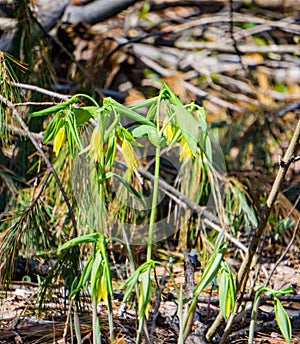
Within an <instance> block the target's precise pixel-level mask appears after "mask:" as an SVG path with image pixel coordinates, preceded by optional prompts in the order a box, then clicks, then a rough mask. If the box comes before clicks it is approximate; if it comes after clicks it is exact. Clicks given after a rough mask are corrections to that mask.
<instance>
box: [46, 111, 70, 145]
mask: <svg viewBox="0 0 300 344" xmlns="http://www.w3.org/2000/svg"><path fill="white" fill-rule="evenodd" d="M64 122H65V120H64V119H63V118H62V112H59V113H57V114H56V115H55V116H54V118H53V119H52V121H51V122H50V123H49V124H48V126H47V128H46V130H45V133H44V138H43V143H47V142H49V141H51V140H53V139H54V137H55V135H56V134H57V132H58V131H59V129H60V128H61V127H62V126H63V125H64Z"/></svg>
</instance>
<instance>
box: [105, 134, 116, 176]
mask: <svg viewBox="0 0 300 344" xmlns="http://www.w3.org/2000/svg"><path fill="white" fill-rule="evenodd" d="M116 152H117V137H116V135H115V132H113V133H112V134H111V135H110V137H109V139H108V144H107V150H106V154H105V165H106V166H107V168H108V170H111V168H112V166H113V163H114V161H115V157H116Z"/></svg>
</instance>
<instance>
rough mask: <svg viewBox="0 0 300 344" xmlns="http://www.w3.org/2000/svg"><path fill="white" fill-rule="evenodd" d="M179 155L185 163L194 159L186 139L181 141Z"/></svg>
mask: <svg viewBox="0 0 300 344" xmlns="http://www.w3.org/2000/svg"><path fill="white" fill-rule="evenodd" d="M179 154H180V156H179V160H180V161H183V162H184V161H186V160H187V159H188V158H193V153H192V151H191V150H190V147H189V145H188V143H187V142H186V139H185V138H184V137H182V139H181V140H180V146H179Z"/></svg>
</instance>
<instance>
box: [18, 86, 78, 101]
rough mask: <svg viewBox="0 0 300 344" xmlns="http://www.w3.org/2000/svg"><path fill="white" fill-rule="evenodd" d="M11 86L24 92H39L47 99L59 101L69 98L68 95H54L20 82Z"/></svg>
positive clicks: (54, 93)
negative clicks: (51, 98)
mask: <svg viewBox="0 0 300 344" xmlns="http://www.w3.org/2000/svg"><path fill="white" fill-rule="evenodd" d="M12 85H13V86H15V87H18V88H23V89H25V90H31V91H35V92H39V93H42V94H46V95H47V96H49V97H53V98H57V99H61V100H68V99H69V98H70V97H71V96H69V95H64V94H60V93H56V92H53V91H49V90H47V89H45V88H42V87H39V86H35V85H28V84H22V83H20V82H14V83H12Z"/></svg>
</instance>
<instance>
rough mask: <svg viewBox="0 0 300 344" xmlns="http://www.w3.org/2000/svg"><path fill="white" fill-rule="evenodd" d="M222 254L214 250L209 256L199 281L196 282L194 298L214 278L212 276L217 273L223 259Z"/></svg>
mask: <svg viewBox="0 0 300 344" xmlns="http://www.w3.org/2000/svg"><path fill="white" fill-rule="evenodd" d="M223 255H224V253H223V252H215V253H214V254H213V255H212V256H211V258H210V260H209V261H208V263H207V265H206V267H205V269H204V271H203V274H202V276H201V279H200V281H199V282H198V284H197V285H196V287H195V289H194V292H193V294H194V297H195V298H198V296H199V294H200V293H201V291H202V290H203V289H205V288H206V287H207V286H208V285H209V284H210V283H211V281H212V280H213V279H214V277H215V276H216V274H217V273H218V270H219V268H220V264H221V262H222V259H223Z"/></svg>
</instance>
